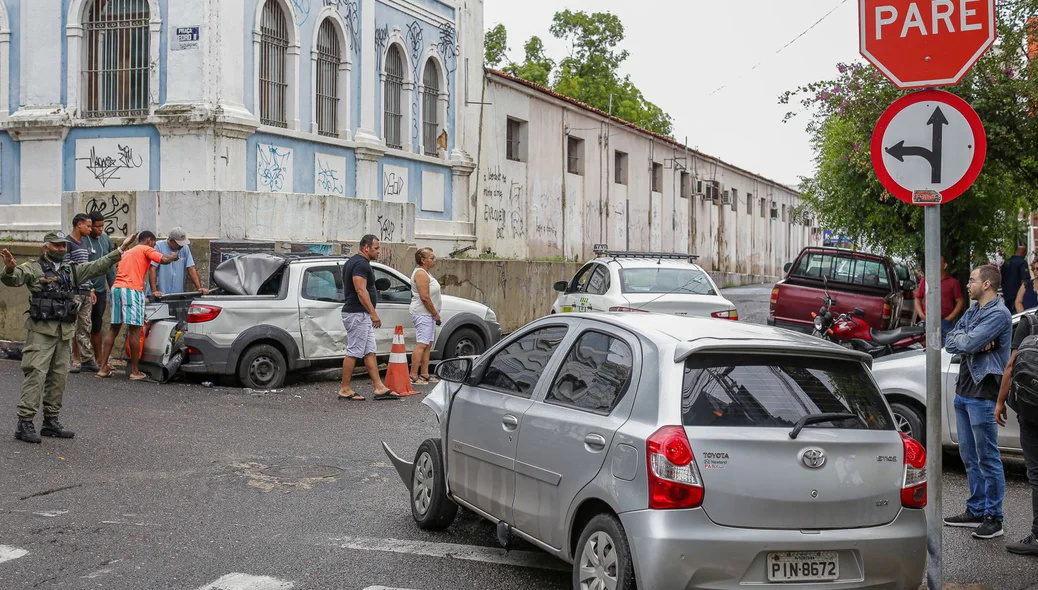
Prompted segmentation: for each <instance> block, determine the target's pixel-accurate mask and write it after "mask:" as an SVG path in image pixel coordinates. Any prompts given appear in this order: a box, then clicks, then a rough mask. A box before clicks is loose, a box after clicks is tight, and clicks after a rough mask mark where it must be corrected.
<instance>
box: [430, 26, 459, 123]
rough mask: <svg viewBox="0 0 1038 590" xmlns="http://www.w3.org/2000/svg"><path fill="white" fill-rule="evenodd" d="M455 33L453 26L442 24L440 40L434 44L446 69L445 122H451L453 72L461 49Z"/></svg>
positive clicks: (456, 67)
mask: <svg viewBox="0 0 1038 590" xmlns="http://www.w3.org/2000/svg"><path fill="white" fill-rule="evenodd" d="M457 37H458V35H457V31H456V30H455V29H454V25H453V24H451V23H444V24H442V25H440V40H439V42H438V43H437V44H436V52H437V53H439V54H440V59H442V60H443V66H444V68H446V72H444V77H445V78H447V120H448V121H450V120H451V97H452V89H453V84H452V82H453V80H454V72H455V70H457V69H458V55H460V53H461V48H460V47H459V46H458V41H457Z"/></svg>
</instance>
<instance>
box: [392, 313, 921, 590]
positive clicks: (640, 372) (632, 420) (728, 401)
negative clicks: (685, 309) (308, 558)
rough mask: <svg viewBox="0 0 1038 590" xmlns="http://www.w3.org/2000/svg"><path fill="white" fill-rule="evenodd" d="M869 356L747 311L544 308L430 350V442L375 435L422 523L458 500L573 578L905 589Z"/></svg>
mask: <svg viewBox="0 0 1038 590" xmlns="http://www.w3.org/2000/svg"><path fill="white" fill-rule="evenodd" d="M870 362H871V358H870V357H868V356H867V355H864V354H860V353H857V352H854V351H851V350H848V349H845V348H843V347H840V346H838V345H835V344H831V343H828V342H824V341H822V340H817V339H813V338H807V337H805V336H803V335H802V334H797V333H793V332H789V331H786V330H782V329H776V328H768V327H765V326H751V325H746V324H736V323H734V322H729V321H723V320H711V319H698V318H683V317H674V316H668V315H658V314H623V313H613V314H566V315H564V316H561V315H556V316H549V317H547V318H543V319H540V320H537V321H535V322H533V323H531V324H529V325H527V326H525V327H524V328H522V329H521V330H519V331H517V332H515V333H513V334H512V335H511V336H509V337H508V338H506V339H504V340H502V341H501V342H500V343H498V344H497V345H496V346H495V347H494V348H492V349H491V350H489V351H487V352H486V353H484V354H483V355H481V356H479V357H468V358H460V359H453V360H450V361H445V362H443V363H441V364H440V365H439V367H438V368H437V374H438V375H439V376H440V377H441V378H442V379H443V382H441V383H440V384H439V385H438V386H437V387H436V389H435V390H434V391H433V392H432V393H431V394H430V395H429V396H428V397H427V398H426V399H425V400H424V401H423V403H424V404H426V405H428V406H429V407H431V408H432V409H433V411H434V412H435V413H436V415H437V417H438V419H439V424H440V438H436V439H429V440H426V441H425V442H424V443H422V445H421V446H420V447H419V449H418V451H417V453H416V454H415V458H414V460H413V461H406V460H403V459H401V458H400V457H398V456H397V455H396V454H394V453H393V451H392V450H390V449H389V447H388V446H386V445H385V443H383V447H384V448H385V451H386V453H387V454H388V455H389V457H390V458H391V459H392V460H393V463H394V465H395V467H396V469H397V471H398V472H399V473H400V476H401V478H402V479H403V480H404V483H405V484H406V485H407V486H408V489H409V491H410V495H409V497H410V499H411V502H410V504H411V513H412V515H413V517H414V519H415V521H416V522H417V523H418V525H419V526H420V527H421V528H423V529H443V528H445V527H447V526H449V525H450V524H451V522H452V521H453V519H454V516H455V514H456V512H457V508H458V506H463V507H465V508H467V509H469V510H471V511H473V512H475V513H477V514H479V515H481V516H482V517H484V518H486V519H488V520H490V521H491V522H493V523H496V524H497V528H498V537H499V539H500V540H501V542H502V543H503V544H504V545H505V546H508V545H509V543H510V541H511V539H512V538H515V537H518V538H522V539H525V540H526V541H529V542H530V543H533V544H534V545H537V546H538V547H540V548H542V549H544V550H545V551H547V552H549V553H551V554H553V555H555V556H557V557H559V558H561V559H563V560H565V561H567V562H570V563H572V564H573V588H575V589H581V590H583V589H596V590H597V589H605V588H609V589H613V588H620V589H632V588H642V589H643V590H647V589H668V590H669V589H672V588H683V589H684V588H712V589H728V588H744V587H745V586H747V585H763V586H768V585H776V586H781V587H782V588H812V589H817V590H823V589H835V588H849V587H850V588H912V589H915V588H918V586H919V584H920V583H921V581H922V577H923V572H924V569H925V562H926V522H925V518H924V516H923V507H924V506H925V504H926V471H925V452H924V450H923V447H922V446H921V445H920V444H919V443H918V442H916V441H914V440H912V439H910V438H907V437H905V436H903V435H901V434H900V433H899V432H898V431H897V429H896V428H895V426H894V422H893V420H892V418H891V413H890V409H889V408H888V406H887V404H886V402H885V401H884V399H883V396H882V395H881V394H880V392H879V390H878V388H877V387H876V384H875V382H874V381H873V379H872V376H871V375H870V373H869V369H868V366H869V363H870Z"/></svg>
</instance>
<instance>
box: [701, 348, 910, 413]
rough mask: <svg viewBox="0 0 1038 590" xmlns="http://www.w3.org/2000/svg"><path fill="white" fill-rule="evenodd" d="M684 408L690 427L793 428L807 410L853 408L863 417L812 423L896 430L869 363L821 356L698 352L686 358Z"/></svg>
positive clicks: (821, 411) (820, 410)
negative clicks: (870, 370) (872, 375)
mask: <svg viewBox="0 0 1038 590" xmlns="http://www.w3.org/2000/svg"><path fill="white" fill-rule="evenodd" d="M681 411H682V415H683V423H684V424H685V426H739V427H754V426H756V427H762V428H792V427H793V426H794V425H795V424H796V422H797V421H798V420H799V419H800V418H802V417H804V416H807V415H811V414H822V413H829V412H841V413H842V412H849V413H852V414H855V415H857V416H858V417H859V419H854V420H840V421H835V422H823V423H819V424H815V425H812V427H821V428H825V427H829V428H848V429H869V430H891V429H893V421H892V420H891V418H890V415H889V414H888V413H887V408H886V405H884V403H883V399H882V396H881V394H880V392H879V389H878V388H877V387H876V384H875V382H874V381H873V380H872V377H871V376H870V375H869V373H868V370H867V369H866V368H865V366H864V365H862V364H861V363H860V362H857V361H852V360H838V359H826V358H818V357H802V356H792V355H767V354H755V353H754V354H746V353H734V354H733V353H731V352H728V353H723V354H721V353H707V354H698V355H693V356H692V357H689V359H688V360H687V361H686V362H685V378H684V383H683V385H682V390H681Z"/></svg>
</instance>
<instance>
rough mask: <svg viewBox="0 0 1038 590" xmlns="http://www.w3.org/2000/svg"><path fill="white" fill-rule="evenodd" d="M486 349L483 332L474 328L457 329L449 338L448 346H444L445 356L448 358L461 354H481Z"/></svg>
mask: <svg viewBox="0 0 1038 590" xmlns="http://www.w3.org/2000/svg"><path fill="white" fill-rule="evenodd" d="M486 349H487V345H486V342H485V341H484V340H483V335H482V334H480V333H479V332H477V331H475V330H473V329H472V328H461V329H458V330H455V331H454V332H453V333H452V334H451V336H450V338H448V339H447V346H445V347H444V348H443V358H444V360H446V359H452V358H457V357H459V356H474V355H480V354H483V353H484V352H485V351H486Z"/></svg>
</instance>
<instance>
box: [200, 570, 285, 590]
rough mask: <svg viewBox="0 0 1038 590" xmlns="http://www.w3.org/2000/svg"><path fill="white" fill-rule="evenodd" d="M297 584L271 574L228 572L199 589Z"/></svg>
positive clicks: (263, 589) (268, 589) (255, 589)
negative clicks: (256, 574)
mask: <svg viewBox="0 0 1038 590" xmlns="http://www.w3.org/2000/svg"><path fill="white" fill-rule="evenodd" d="M293 586H295V584H294V583H292V582H286V581H285V580H279V579H277V578H271V577H269V576H250V575H249V574H239V573H234V574H227V575H226V576H223V577H222V578H220V579H219V580H216V581H215V582H213V583H211V584H208V585H205V586H202V587H201V588H199V589H198V590H290V589H291V588H292V587H293Z"/></svg>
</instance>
